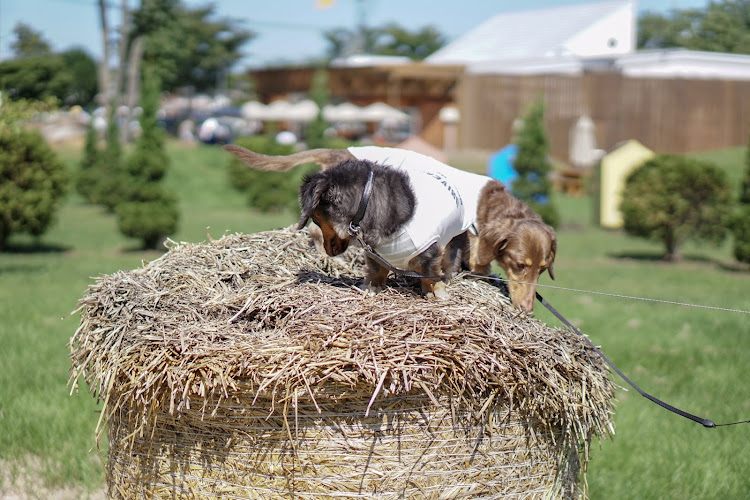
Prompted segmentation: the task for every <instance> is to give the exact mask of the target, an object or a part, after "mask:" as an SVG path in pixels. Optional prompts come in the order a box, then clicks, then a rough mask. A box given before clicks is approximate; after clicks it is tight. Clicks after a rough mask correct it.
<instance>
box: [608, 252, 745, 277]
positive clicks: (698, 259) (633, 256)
mask: <svg viewBox="0 0 750 500" xmlns="http://www.w3.org/2000/svg"><path fill="white" fill-rule="evenodd" d="M607 257H609V258H610V259H615V260H639V261H647V262H660V263H663V264H679V263H681V262H690V263H694V264H710V265H713V266H715V267H717V268H719V269H721V270H723V271H728V272H733V273H746V272H750V266H748V265H747V264H742V263H740V262H737V261H726V260H721V259H717V258H712V257H710V256H706V255H699V254H685V255H683V256H682V259H681V260H679V261H668V260H666V259H665V258H664V253H663V252H653V251H650V252H649V251H643V252H616V253H609V254H607Z"/></svg>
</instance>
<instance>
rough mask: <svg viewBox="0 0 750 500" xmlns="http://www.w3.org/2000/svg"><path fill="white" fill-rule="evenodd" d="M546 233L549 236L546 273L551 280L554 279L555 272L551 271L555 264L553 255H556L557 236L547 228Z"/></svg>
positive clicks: (552, 230)
mask: <svg viewBox="0 0 750 500" xmlns="http://www.w3.org/2000/svg"><path fill="white" fill-rule="evenodd" d="M547 232H548V233H549V236H550V241H551V243H550V251H549V267H548V268H547V272H548V273H549V277H550V278H552V279H555V271H554V269H553V264H554V263H555V255H557V235H556V234H555V231H554V229H552V228H551V227H549V226H547Z"/></svg>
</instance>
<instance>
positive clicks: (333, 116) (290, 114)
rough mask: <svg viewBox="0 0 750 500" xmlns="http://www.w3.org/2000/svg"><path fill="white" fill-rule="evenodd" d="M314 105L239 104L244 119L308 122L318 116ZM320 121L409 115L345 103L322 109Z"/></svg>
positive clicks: (395, 118) (399, 118)
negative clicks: (321, 119)
mask: <svg viewBox="0 0 750 500" xmlns="http://www.w3.org/2000/svg"><path fill="white" fill-rule="evenodd" d="M318 110H319V108H318V105H317V104H315V102H313V101H311V100H310V99H305V100H303V101H299V102H295V103H290V102H288V101H284V100H279V101H274V102H272V103H271V104H267V105H266V104H263V103H260V102H258V101H249V102H246V103H245V104H243V105H242V116H243V117H244V118H246V119H248V120H260V121H289V122H309V121H311V120H313V119H314V118H315V117H316V116H317V115H318ZM323 118H325V119H326V120H327V121H329V122H375V123H379V122H383V121H391V122H404V121H408V120H409V115H407V114H406V113H404V112H403V111H399V110H398V109H396V108H393V107H391V106H388V105H387V104H385V103H383V102H376V103H373V104H370V105H369V106H365V107H359V106H355V105H354V104H352V103H349V102H345V103H342V104H338V105H333V104H329V105H326V106H325V107H324V108H323Z"/></svg>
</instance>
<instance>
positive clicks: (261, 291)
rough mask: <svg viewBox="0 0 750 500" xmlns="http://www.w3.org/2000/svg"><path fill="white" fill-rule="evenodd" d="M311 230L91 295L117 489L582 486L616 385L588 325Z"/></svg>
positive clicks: (116, 280) (224, 245)
mask: <svg viewBox="0 0 750 500" xmlns="http://www.w3.org/2000/svg"><path fill="white" fill-rule="evenodd" d="M363 263H364V261H363V259H362V256H361V253H360V251H358V249H351V250H349V251H347V252H346V253H345V254H343V256H341V257H336V258H330V257H327V256H325V255H321V254H320V253H319V252H318V251H317V250H316V249H315V247H314V246H313V245H312V244H311V243H310V238H309V235H308V234H307V233H306V231H293V230H291V229H284V230H278V231H269V232H263V233H257V234H251V235H245V234H232V235H227V236H225V237H223V238H221V239H219V240H216V241H209V242H207V243H200V244H192V243H180V244H177V243H173V242H171V243H170V244H169V249H168V251H167V252H166V253H165V254H164V255H163V256H162V257H160V258H159V259H157V260H155V261H153V262H150V263H147V264H145V265H144V266H143V267H142V268H140V269H135V270H132V271H129V272H118V273H115V274H112V275H108V276H102V277H99V278H98V279H97V280H96V282H95V283H94V284H92V285H91V286H90V287H89V289H88V292H87V294H86V295H85V296H84V297H83V298H82V299H81V300H80V302H79V305H78V309H77V312H79V313H80V315H81V321H80V325H79V327H78V329H77V331H76V333H75V335H74V336H73V337H72V339H71V341H70V352H71V359H72V362H73V366H72V372H71V385H72V387H73V389H76V388H77V386H78V384H79V382H80V381H84V382H85V383H86V384H87V385H88V387H89V391H90V392H91V393H92V394H93V395H94V396H95V397H96V398H97V399H98V400H99V401H101V402H102V406H103V407H102V414H101V415H102V417H101V421H100V422H99V425H98V426H97V440H99V439H101V438H102V437H103V434H104V432H105V430H108V438H109V452H108V460H107V470H106V474H107V484H108V489H109V495H110V497H112V498H135V497H138V498H141V497H146V498H173V497H174V496H180V497H183V496H184V497H188V498H204V497H209V498H214V497H222V498H224V497H226V498H373V497H377V498H413V497H418V498H473V497H477V498H479V497H481V498H505V497H509V498H510V497H513V496H514V495H520V496H522V497H524V498H528V497H531V498H534V497H545V496H559V497H566V498H567V497H576V496H578V495H580V494H581V492H582V489H583V487H582V486H581V484H585V466H586V463H587V462H588V450H589V446H590V442H591V440H592V438H593V437H594V436H598V437H600V438H603V437H606V436H607V435H609V434H611V433H612V432H613V429H612V414H613V395H614V387H613V384H612V383H611V381H610V380H609V378H608V372H607V369H606V366H605V365H604V364H603V362H602V361H601V359H600V358H599V357H598V356H597V355H596V354H595V353H594V352H593V350H592V349H590V348H589V347H588V346H587V345H586V343H585V342H584V341H583V339H582V338H580V337H578V336H577V335H575V334H573V333H571V332H568V331H567V330H562V329H553V328H550V327H548V326H547V325H545V324H543V323H541V322H539V321H537V320H535V319H533V318H531V317H529V316H528V315H526V314H525V313H521V312H519V311H517V310H516V309H514V308H513V307H512V306H511V305H510V302H509V301H508V299H507V298H506V297H505V296H504V295H502V293H500V290H499V289H498V288H496V287H494V286H492V285H490V284H488V283H486V282H484V281H479V280H474V279H470V278H466V277H463V276H458V277H456V278H454V279H453V280H452V281H451V283H449V285H448V291H449V293H450V299H449V300H447V301H436V300H434V299H426V298H423V297H421V296H420V286H419V283H418V282H417V281H416V280H409V279H401V278H400V279H389V282H388V284H389V285H390V286H389V287H388V288H386V290H384V291H383V292H382V293H380V294H378V295H375V296H370V295H367V294H366V293H364V292H362V291H361V290H359V288H358V287H357V285H358V284H359V282H360V281H361V277H362V275H363Z"/></svg>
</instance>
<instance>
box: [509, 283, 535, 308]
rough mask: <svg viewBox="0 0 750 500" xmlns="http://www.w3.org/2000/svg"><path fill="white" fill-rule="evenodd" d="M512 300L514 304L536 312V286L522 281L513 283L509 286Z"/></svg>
mask: <svg viewBox="0 0 750 500" xmlns="http://www.w3.org/2000/svg"><path fill="white" fill-rule="evenodd" d="M509 291H510V300H511V302H513V305H514V306H516V307H517V308H519V309H521V310H522V311H525V312H527V313H532V312H534V300H535V299H536V286H535V285H529V284H521V283H511V284H510V286H509Z"/></svg>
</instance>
